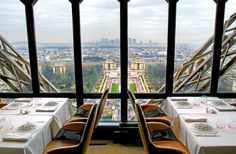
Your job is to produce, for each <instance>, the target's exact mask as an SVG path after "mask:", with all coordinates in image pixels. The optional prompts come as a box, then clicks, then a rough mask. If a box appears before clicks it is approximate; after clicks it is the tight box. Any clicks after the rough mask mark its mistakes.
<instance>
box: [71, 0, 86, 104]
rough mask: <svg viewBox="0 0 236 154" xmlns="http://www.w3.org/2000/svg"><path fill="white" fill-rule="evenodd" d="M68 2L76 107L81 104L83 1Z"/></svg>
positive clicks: (73, 0) (72, 0)
mask: <svg viewBox="0 0 236 154" xmlns="http://www.w3.org/2000/svg"><path fill="white" fill-rule="evenodd" d="M69 1H70V2H71V5H72V21H73V47H74V69H75V88H76V94H77V106H80V105H82V104H83V74H82V50H81V31H80V3H81V2H82V1H83V0H69Z"/></svg>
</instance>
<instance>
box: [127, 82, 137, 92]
mask: <svg viewBox="0 0 236 154" xmlns="http://www.w3.org/2000/svg"><path fill="white" fill-rule="evenodd" d="M129 89H130V91H132V92H133V93H135V92H137V88H136V83H131V84H130V85H129Z"/></svg>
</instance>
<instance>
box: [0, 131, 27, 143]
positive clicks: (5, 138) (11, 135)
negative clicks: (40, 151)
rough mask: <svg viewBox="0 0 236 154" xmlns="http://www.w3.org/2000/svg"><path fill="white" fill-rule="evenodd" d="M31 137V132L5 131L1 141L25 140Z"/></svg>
mask: <svg viewBox="0 0 236 154" xmlns="http://www.w3.org/2000/svg"><path fill="white" fill-rule="evenodd" d="M30 137H31V134H29V133H22V134H17V133H7V134H5V135H3V137H2V140H3V141H17V142H26V141H28V140H29V138H30Z"/></svg>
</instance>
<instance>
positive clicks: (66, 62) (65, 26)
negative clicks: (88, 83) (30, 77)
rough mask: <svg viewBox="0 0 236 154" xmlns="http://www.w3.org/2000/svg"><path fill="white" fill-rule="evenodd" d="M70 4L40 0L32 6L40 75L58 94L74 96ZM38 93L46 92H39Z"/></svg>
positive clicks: (44, 90) (62, 1)
mask: <svg viewBox="0 0 236 154" xmlns="http://www.w3.org/2000/svg"><path fill="white" fill-rule="evenodd" d="M71 20H72V15H71V3H70V2H69V1H64V0H57V1H54V0H40V1H38V2H37V3H36V4H35V22H36V38H37V51H38V52H37V53H38V67H39V72H40V73H42V74H43V75H44V76H45V77H46V78H47V79H48V80H49V81H50V82H51V83H52V84H53V85H54V86H55V87H56V88H57V89H58V91H59V92H75V76H74V59H73V49H72V38H73V37H72V21H71ZM41 92H49V91H48V90H47V89H43V88H41Z"/></svg>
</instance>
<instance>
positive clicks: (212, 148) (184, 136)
mask: <svg viewBox="0 0 236 154" xmlns="http://www.w3.org/2000/svg"><path fill="white" fill-rule="evenodd" d="M163 110H164V112H165V113H166V114H167V115H168V116H170V117H172V118H173V122H172V124H171V128H172V130H173V131H174V133H175V135H176V137H177V138H178V139H179V140H180V141H181V142H182V143H183V144H184V145H185V146H186V147H187V148H188V149H189V151H190V154H235V153H236V137H235V136H236V108H235V107H233V106H231V105H230V104H228V103H227V102H226V101H224V100H222V99H220V98H217V97H207V98H205V96H204V98H202V97H168V98H167V99H166V104H165V105H164V106H163Z"/></svg>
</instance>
